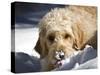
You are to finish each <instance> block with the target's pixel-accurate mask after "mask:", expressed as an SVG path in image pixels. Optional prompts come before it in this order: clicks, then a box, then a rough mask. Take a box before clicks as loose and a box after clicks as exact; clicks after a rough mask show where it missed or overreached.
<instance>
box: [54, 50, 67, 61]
mask: <svg viewBox="0 0 100 75" xmlns="http://www.w3.org/2000/svg"><path fill="white" fill-rule="evenodd" d="M55 58H56V59H57V60H59V61H60V60H63V59H64V58H65V53H64V52H63V51H62V50H60V51H56V52H55Z"/></svg>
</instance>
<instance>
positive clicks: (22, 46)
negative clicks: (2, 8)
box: [15, 28, 39, 57]
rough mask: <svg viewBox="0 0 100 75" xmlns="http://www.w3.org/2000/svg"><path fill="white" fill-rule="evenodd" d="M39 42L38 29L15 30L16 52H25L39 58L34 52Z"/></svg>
mask: <svg viewBox="0 0 100 75" xmlns="http://www.w3.org/2000/svg"><path fill="white" fill-rule="evenodd" d="M37 40H38V28H24V29H22V28H21V29H20V28H19V29H15V52H24V53H27V54H29V55H33V56H37V57H39V54H38V53H37V52H36V51H34V46H35V44H36V42H37Z"/></svg>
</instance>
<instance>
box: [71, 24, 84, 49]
mask: <svg viewBox="0 0 100 75" xmlns="http://www.w3.org/2000/svg"><path fill="white" fill-rule="evenodd" d="M81 28H82V27H81V25H80V24H79V23H77V24H75V25H74V26H72V31H73V34H74V43H73V47H74V48H75V49H76V50H80V49H82V48H83V44H84V40H83V39H84V32H83V31H82V29H81Z"/></svg>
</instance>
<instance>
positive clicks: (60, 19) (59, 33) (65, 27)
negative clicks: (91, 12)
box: [35, 10, 83, 62]
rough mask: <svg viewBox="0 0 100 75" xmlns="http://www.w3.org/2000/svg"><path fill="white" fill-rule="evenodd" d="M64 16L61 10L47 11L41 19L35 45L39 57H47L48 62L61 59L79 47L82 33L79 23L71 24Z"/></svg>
mask: <svg viewBox="0 0 100 75" xmlns="http://www.w3.org/2000/svg"><path fill="white" fill-rule="evenodd" d="M55 11H56V10H55ZM61 15H62V16H61ZM66 16H67V15H65V16H63V13H61V12H60V13H58V14H55V13H53V14H51V13H49V14H48V15H46V16H45V17H44V18H43V19H42V20H41V22H40V25H41V27H40V33H39V39H38V41H37V44H36V46H35V50H36V51H37V52H38V53H39V54H40V56H41V58H44V57H48V60H51V61H50V62H53V61H55V60H62V59H64V58H65V57H69V56H70V55H72V54H73V53H74V51H76V49H80V48H81V43H82V38H83V33H82V32H81V30H80V25H79V23H76V25H72V22H71V20H70V18H68V17H66Z"/></svg>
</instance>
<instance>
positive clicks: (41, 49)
mask: <svg viewBox="0 0 100 75" xmlns="http://www.w3.org/2000/svg"><path fill="white" fill-rule="evenodd" d="M35 50H36V51H37V52H38V53H39V54H40V57H41V58H44V57H45V56H46V55H47V54H48V49H47V46H46V42H45V39H44V37H42V36H39V38H38V41H37V43H36V46H35Z"/></svg>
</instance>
